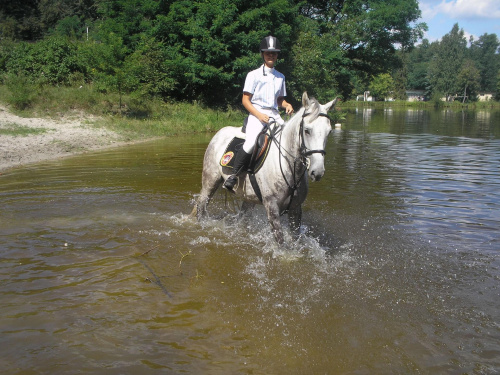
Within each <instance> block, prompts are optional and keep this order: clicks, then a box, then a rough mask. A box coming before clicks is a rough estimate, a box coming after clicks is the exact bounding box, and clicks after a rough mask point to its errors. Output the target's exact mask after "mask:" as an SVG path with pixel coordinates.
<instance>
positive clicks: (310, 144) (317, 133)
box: [302, 92, 337, 181]
mask: <svg viewBox="0 0 500 375" xmlns="http://www.w3.org/2000/svg"><path fill="white" fill-rule="evenodd" d="M336 102H337V99H335V100H332V101H331V102H329V103H327V104H325V105H321V104H320V103H319V102H318V101H317V100H316V99H314V98H309V97H308V96H307V93H306V92H304V94H303V95H302V105H303V106H304V109H305V110H304V114H303V117H302V139H303V145H302V149H303V150H302V153H303V155H304V156H305V157H306V159H307V161H308V162H307V163H308V174H309V178H310V179H311V180H312V181H319V180H321V178H322V177H323V175H324V174H325V153H326V152H325V147H326V141H327V140H328V135H329V134H330V132H331V131H332V126H331V125H330V119H329V118H328V115H327V113H328V111H329V110H330V109H332V108H333V107H334V106H335V103H336Z"/></svg>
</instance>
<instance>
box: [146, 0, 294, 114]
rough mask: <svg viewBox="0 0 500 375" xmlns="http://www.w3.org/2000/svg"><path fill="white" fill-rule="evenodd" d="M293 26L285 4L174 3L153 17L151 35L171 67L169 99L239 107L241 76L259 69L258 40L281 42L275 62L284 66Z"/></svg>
mask: <svg viewBox="0 0 500 375" xmlns="http://www.w3.org/2000/svg"><path fill="white" fill-rule="evenodd" d="M296 26H297V17H296V10H295V8H294V6H293V4H291V3H290V1H288V0H271V1H255V2H248V1H244V0H237V1H231V0H204V1H199V2H191V1H187V0H179V1H175V2H173V3H171V4H170V5H169V6H168V9H167V13H166V14H164V15H158V16H157V17H156V20H155V22H154V28H153V30H152V31H153V33H152V35H153V36H154V37H155V38H156V39H157V40H158V41H160V42H162V43H163V45H164V47H165V48H166V49H167V50H168V53H169V55H170V56H172V58H173V59H174V61H175V62H176V66H175V67H173V68H174V69H175V77H176V80H177V84H176V87H175V90H173V91H172V92H171V95H172V97H174V98H176V99H188V100H201V101H203V102H205V103H208V104H211V105H224V104H226V103H228V102H229V103H239V102H240V98H241V88H242V85H243V82H244V79H245V75H246V73H247V72H248V71H249V70H250V69H255V68H257V67H258V66H259V64H260V63H261V59H260V53H259V43H260V40H261V39H262V38H263V37H264V36H266V35H269V34H272V35H274V36H276V37H277V38H278V39H279V40H280V41H281V44H282V53H281V54H280V58H284V59H285V61H288V57H289V54H290V49H289V48H290V45H291V38H293V36H294V32H293V30H294V29H295V28H296ZM278 63H279V62H278ZM283 67H284V68H285V70H284V73H285V74H286V75H287V73H288V72H287V70H286V69H287V66H286V65H285V66H283ZM278 68H279V69H280V70H283V69H281V68H280V66H279V64H278ZM287 76H288V75H287Z"/></svg>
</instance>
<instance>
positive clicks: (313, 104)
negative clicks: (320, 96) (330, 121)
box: [287, 97, 321, 124]
mask: <svg viewBox="0 0 500 375" xmlns="http://www.w3.org/2000/svg"><path fill="white" fill-rule="evenodd" d="M320 109H321V106H320V104H319V102H318V101H317V100H316V98H313V97H311V98H309V108H308V112H307V119H308V122H312V121H314V120H316V119H317V118H318V116H319V114H320ZM304 113H305V108H304V107H301V108H300V109H299V110H298V111H297V112H296V113H295V115H294V116H293V117H292V118H291V119H290V120H288V121H287V124H293V123H295V122H299V121H300V120H302V117H303V116H304Z"/></svg>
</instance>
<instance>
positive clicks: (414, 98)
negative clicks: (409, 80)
mask: <svg viewBox="0 0 500 375" xmlns="http://www.w3.org/2000/svg"><path fill="white" fill-rule="evenodd" d="M406 98H407V99H406V100H408V101H409V102H423V101H424V100H425V91H424V90H407V91H406Z"/></svg>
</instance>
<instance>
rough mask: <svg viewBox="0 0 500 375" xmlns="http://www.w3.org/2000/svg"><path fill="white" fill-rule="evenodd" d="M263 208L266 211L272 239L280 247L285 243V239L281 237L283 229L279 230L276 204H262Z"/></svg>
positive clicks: (278, 212) (278, 215)
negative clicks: (272, 235)
mask: <svg viewBox="0 0 500 375" xmlns="http://www.w3.org/2000/svg"><path fill="white" fill-rule="evenodd" d="M264 207H265V208H266V211H267V219H268V220H269V223H270V224H271V230H272V231H273V234H274V238H275V239H276V242H277V243H278V244H279V245H282V244H283V243H284V242H285V238H284V236H283V229H282V228H281V221H280V211H279V207H278V204H277V203H276V202H275V201H273V202H269V201H266V202H264Z"/></svg>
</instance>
